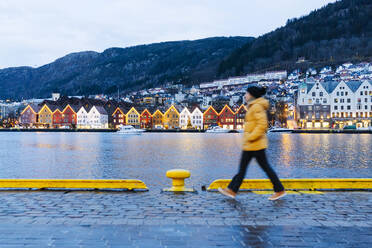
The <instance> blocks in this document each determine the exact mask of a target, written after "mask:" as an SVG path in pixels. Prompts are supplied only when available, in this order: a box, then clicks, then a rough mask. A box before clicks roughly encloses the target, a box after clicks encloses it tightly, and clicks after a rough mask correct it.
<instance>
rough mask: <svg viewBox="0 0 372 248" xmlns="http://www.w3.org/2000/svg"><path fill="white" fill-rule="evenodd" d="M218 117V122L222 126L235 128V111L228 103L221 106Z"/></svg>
mask: <svg viewBox="0 0 372 248" xmlns="http://www.w3.org/2000/svg"><path fill="white" fill-rule="evenodd" d="M218 117H219V118H218V119H219V124H220V126H221V127H222V128H227V129H234V128H235V112H234V111H233V110H232V109H231V108H230V107H229V106H228V105H225V106H224V107H223V109H222V110H221V112H220V113H219V115H218Z"/></svg>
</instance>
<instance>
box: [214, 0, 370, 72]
mask: <svg viewBox="0 0 372 248" xmlns="http://www.w3.org/2000/svg"><path fill="white" fill-rule="evenodd" d="M301 57H302V58H304V59H305V60H306V62H305V63H296V62H297V61H298V59H299V58H301ZM371 58H372V1H371V0H342V1H337V2H335V3H332V4H328V5H327V6H325V7H323V8H321V9H318V10H315V11H313V12H311V13H310V14H309V15H307V16H304V17H301V18H299V19H291V20H288V22H287V24H286V25H285V26H284V27H281V28H278V29H276V30H275V31H273V32H270V33H267V34H265V35H262V36H261V37H258V38H257V39H255V40H254V41H253V42H249V43H247V44H246V45H244V46H243V47H241V48H238V49H236V50H235V51H234V52H233V53H232V54H231V55H230V56H229V57H228V58H227V59H225V60H223V61H222V62H221V64H220V66H219V71H218V75H219V77H226V76H235V75H241V74H246V73H249V72H260V71H265V70H276V69H287V70H292V69H294V68H301V67H304V68H307V67H309V66H311V67H315V68H319V67H321V66H324V65H337V64H340V63H343V62H346V61H351V62H358V61H371Z"/></svg>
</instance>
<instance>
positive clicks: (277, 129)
mask: <svg viewBox="0 0 372 248" xmlns="http://www.w3.org/2000/svg"><path fill="white" fill-rule="evenodd" d="M292 131H293V129H289V128H284V127H272V128H270V129H269V130H268V132H270V133H276V132H292Z"/></svg>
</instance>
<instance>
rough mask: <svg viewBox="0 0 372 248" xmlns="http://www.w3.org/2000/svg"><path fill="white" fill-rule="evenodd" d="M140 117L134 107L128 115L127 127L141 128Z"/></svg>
mask: <svg viewBox="0 0 372 248" xmlns="http://www.w3.org/2000/svg"><path fill="white" fill-rule="evenodd" d="M140 116H141V114H140V113H138V111H137V110H136V109H135V108H134V107H132V108H131V109H130V110H129V111H128V113H127V114H126V119H127V125H131V126H133V127H135V128H139V127H140Z"/></svg>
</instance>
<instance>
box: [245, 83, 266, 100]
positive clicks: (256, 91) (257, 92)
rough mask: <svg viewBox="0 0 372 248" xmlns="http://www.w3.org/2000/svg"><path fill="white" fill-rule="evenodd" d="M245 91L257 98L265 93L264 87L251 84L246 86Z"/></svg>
mask: <svg viewBox="0 0 372 248" xmlns="http://www.w3.org/2000/svg"><path fill="white" fill-rule="evenodd" d="M247 92H248V93H249V94H251V95H252V96H253V97H254V98H259V97H262V96H264V95H265V94H266V88H264V87H260V86H251V87H248V89H247Z"/></svg>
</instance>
